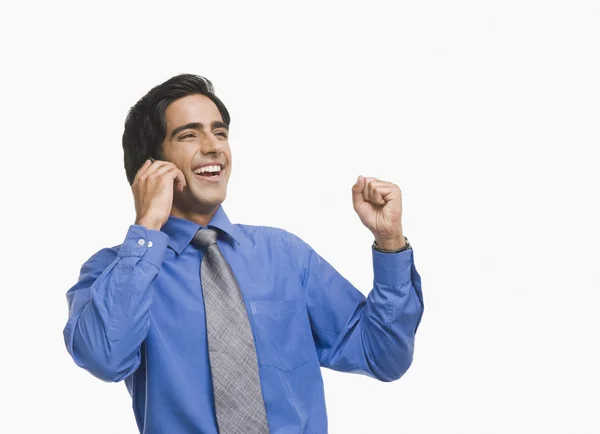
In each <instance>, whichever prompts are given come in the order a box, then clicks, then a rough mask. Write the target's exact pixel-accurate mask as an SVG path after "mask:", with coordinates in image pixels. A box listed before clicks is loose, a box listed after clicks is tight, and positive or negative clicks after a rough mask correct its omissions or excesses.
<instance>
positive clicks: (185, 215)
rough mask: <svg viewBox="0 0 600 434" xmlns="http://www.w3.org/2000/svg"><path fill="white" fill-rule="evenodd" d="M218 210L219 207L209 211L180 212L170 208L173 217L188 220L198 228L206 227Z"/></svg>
mask: <svg viewBox="0 0 600 434" xmlns="http://www.w3.org/2000/svg"><path fill="white" fill-rule="evenodd" d="M218 209H219V205H217V206H216V207H214V208H213V209H211V210H207V211H204V210H201V211H198V210H181V209H178V208H176V207H175V206H173V207H172V208H171V215H172V216H173V217H179V218H182V219H186V220H189V221H191V222H194V223H197V224H199V225H200V226H207V225H208V223H209V222H210V220H211V219H212V218H213V216H214V215H215V213H216V212H217V210H218Z"/></svg>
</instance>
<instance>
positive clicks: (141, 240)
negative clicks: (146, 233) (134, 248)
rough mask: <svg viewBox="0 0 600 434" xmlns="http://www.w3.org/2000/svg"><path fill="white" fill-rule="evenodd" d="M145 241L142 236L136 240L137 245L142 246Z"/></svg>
mask: <svg viewBox="0 0 600 434" xmlns="http://www.w3.org/2000/svg"><path fill="white" fill-rule="evenodd" d="M145 243H146V241H145V240H144V239H143V238H140V239H139V240H138V246H143V245H144V244H145Z"/></svg>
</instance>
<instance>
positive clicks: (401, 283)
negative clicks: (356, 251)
mask: <svg viewBox="0 0 600 434" xmlns="http://www.w3.org/2000/svg"><path fill="white" fill-rule="evenodd" d="M372 254H373V267H374V282H373V288H372V290H371V291H370V292H369V294H368V297H367V298H365V297H364V295H363V294H362V293H361V292H359V291H358V290H357V289H356V288H355V287H354V286H352V285H351V284H350V282H348V281H347V280H346V279H344V278H343V277H342V276H341V275H339V274H338V273H337V272H336V271H335V270H334V269H333V268H332V267H331V266H330V265H329V264H327V263H326V262H325V261H324V260H322V258H320V259H318V260H313V261H312V264H313V268H314V269H317V268H318V269H319V271H318V274H319V275H320V276H321V279H320V281H319V284H316V282H315V284H312V285H310V287H311V288H314V289H315V291H311V292H309V299H308V300H309V311H310V312H311V321H312V326H313V328H314V330H315V331H316V344H317V348H318V349H319V351H320V354H319V357H320V361H321V364H322V366H325V367H329V368H331V369H335V370H339V371H343V372H360V373H363V374H366V375H369V376H372V377H375V378H378V379H380V380H382V381H392V380H395V379H398V378H400V377H401V376H402V375H403V374H404V372H406V370H407V369H408V367H409V366H410V364H411V361H412V356H413V348H414V338H415V332H416V329H417V327H418V325H419V322H420V320H421V316H422V313H423V303H422V295H421V281H420V276H419V275H418V273H417V271H416V269H415V268H414V264H413V256H412V254H413V252H412V250H406V251H404V252H401V253H381V252H377V251H375V250H373V253H372ZM313 257H314V258H317V256H314V255H313ZM311 276H314V274H311ZM323 278H324V279H323Z"/></svg>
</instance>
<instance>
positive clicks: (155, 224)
mask: <svg viewBox="0 0 600 434" xmlns="http://www.w3.org/2000/svg"><path fill="white" fill-rule="evenodd" d="M185 186H186V182H185V177H184V176H183V172H182V171H181V170H179V169H178V168H177V166H175V165H174V164H173V163H170V162H168V161H162V160H155V159H154V158H152V157H150V158H149V159H148V160H146V162H145V163H144V164H143V166H142V167H141V168H140V170H138V172H137V174H136V175H135V178H134V180H133V184H132V186H131V190H132V192H133V198H134V202H135V211H136V219H135V224H139V225H143V226H146V227H147V228H148V229H155V230H160V228H161V227H162V226H163V225H164V224H165V223H166V221H167V219H168V218H169V215H170V213H171V207H172V205H173V194H174V190H175V188H177V190H178V191H183V189H184V188H185Z"/></svg>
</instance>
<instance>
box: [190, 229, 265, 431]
mask: <svg viewBox="0 0 600 434" xmlns="http://www.w3.org/2000/svg"><path fill="white" fill-rule="evenodd" d="M217 236H218V232H217V231H216V230H214V229H210V228H206V229H200V230H199V231H198V232H197V233H196V235H195V236H194V239H193V240H192V244H193V245H194V246H196V247H198V248H199V249H202V250H203V251H204V257H203V258H202V263H201V265H200V279H201V281H202V292H203V295H204V309H205V312H206V330H207V339H208V352H209V358H210V369H211V373H212V383H213V393H214V399H215V409H216V414H217V422H218V425H219V433H220V434H242V433H243V434H268V433H269V426H268V422H267V416H266V411H265V406H264V401H263V397H262V391H261V387H260V379H259V374H258V363H257V360H256V349H255V347H254V339H253V337H252V330H251V328H250V323H249V320H248V312H247V311H246V306H245V304H244V300H243V298H242V294H241V292H240V289H239V286H238V284H237V281H236V279H235V276H234V275H233V271H232V270H231V267H230V266H229V264H228V263H227V261H226V260H225V258H224V257H223V255H222V253H221V250H220V249H219V246H218V245H217Z"/></svg>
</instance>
